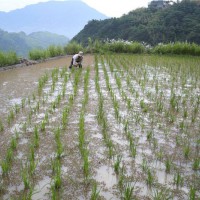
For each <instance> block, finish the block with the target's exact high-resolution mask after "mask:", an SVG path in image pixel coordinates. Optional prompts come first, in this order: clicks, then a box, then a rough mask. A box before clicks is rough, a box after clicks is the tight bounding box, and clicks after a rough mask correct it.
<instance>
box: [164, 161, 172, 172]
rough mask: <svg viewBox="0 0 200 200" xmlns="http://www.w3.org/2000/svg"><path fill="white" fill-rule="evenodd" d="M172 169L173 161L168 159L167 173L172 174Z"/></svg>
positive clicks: (166, 163) (166, 162)
mask: <svg viewBox="0 0 200 200" xmlns="http://www.w3.org/2000/svg"><path fill="white" fill-rule="evenodd" d="M171 168H172V160H171V159H170V158H167V159H166V160H165V171H166V172H167V173H170V171H171Z"/></svg>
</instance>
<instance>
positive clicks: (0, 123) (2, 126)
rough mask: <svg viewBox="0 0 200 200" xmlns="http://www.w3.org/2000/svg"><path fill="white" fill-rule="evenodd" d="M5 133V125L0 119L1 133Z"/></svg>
mask: <svg viewBox="0 0 200 200" xmlns="http://www.w3.org/2000/svg"><path fill="white" fill-rule="evenodd" d="M3 131H4V125H3V123H2V121H1V119H0V133H1V132H3Z"/></svg>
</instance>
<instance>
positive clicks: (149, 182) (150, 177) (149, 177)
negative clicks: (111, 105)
mask: <svg viewBox="0 0 200 200" xmlns="http://www.w3.org/2000/svg"><path fill="white" fill-rule="evenodd" d="M116 78H117V76H116V74H115V79H116ZM117 85H119V84H117ZM120 88H121V87H118V89H119V90H120ZM120 94H124V96H125V93H124V92H123V90H122V91H121V92H120ZM125 99H127V98H125ZM124 121H125V123H124V130H125V134H126V136H127V139H129V141H130V151H131V154H132V156H133V157H135V156H136V145H135V143H134V142H133V141H134V140H133V137H132V135H131V134H130V131H129V130H128V121H127V120H124ZM150 133H152V132H150ZM151 135H152V134H151ZM147 138H148V139H150V134H149V135H148V136H147ZM151 138H152V136H151ZM117 161H118V159H117ZM118 163H119V162H116V164H118ZM115 166H118V165H115ZM146 173H147V178H146V183H147V185H148V186H149V187H151V186H152V185H153V183H154V174H153V173H152V172H151V170H150V169H148V170H146Z"/></svg>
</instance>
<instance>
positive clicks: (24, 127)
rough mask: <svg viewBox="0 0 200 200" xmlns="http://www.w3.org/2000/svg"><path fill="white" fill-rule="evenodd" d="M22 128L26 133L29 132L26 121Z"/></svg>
mask: <svg viewBox="0 0 200 200" xmlns="http://www.w3.org/2000/svg"><path fill="white" fill-rule="evenodd" d="M22 130H23V132H24V133H26V132H27V123H26V122H24V123H23V125H22Z"/></svg>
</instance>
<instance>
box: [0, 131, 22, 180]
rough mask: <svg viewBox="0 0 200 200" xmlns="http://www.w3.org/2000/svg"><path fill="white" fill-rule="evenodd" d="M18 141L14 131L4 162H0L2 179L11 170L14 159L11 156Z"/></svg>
mask: <svg viewBox="0 0 200 200" xmlns="http://www.w3.org/2000/svg"><path fill="white" fill-rule="evenodd" d="M18 139H19V133H18V132H17V131H16V132H15V136H13V137H12V139H11V141H10V145H9V148H8V149H7V151H6V155H5V158H4V160H2V161H1V162H0V165H1V169H2V176H3V177H5V176H7V175H8V174H9V171H10V170H11V167H12V163H13V159H14V156H13V154H14V152H15V151H16V148H17V144H18Z"/></svg>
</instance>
